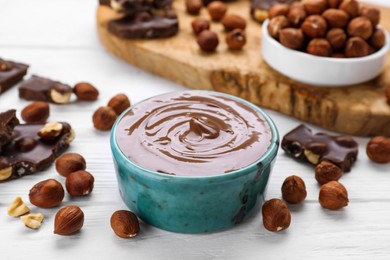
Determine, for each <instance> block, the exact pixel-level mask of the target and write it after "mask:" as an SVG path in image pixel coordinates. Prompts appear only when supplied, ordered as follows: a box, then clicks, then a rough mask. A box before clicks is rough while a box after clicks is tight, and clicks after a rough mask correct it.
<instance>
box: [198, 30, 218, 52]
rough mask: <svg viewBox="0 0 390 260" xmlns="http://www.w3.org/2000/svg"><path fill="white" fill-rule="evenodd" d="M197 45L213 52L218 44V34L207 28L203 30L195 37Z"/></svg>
mask: <svg viewBox="0 0 390 260" xmlns="http://www.w3.org/2000/svg"><path fill="white" fill-rule="evenodd" d="M196 42H197V43H198V45H199V47H200V48H201V49H202V50H203V51H206V52H213V51H215V49H216V48H217V46H218V44H219V40H218V35H217V34H216V33H215V32H212V31H209V30H203V31H202V32H201V33H200V34H199V35H198V37H197V39H196Z"/></svg>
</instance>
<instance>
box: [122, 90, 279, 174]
mask: <svg viewBox="0 0 390 260" xmlns="http://www.w3.org/2000/svg"><path fill="white" fill-rule="evenodd" d="M271 135H272V133H271V130H270V128H269V125H268V123H267V122H266V120H265V119H264V118H263V117H262V115H261V114H259V113H258V112H257V111H256V110H255V109H253V108H252V107H250V106H247V105H244V104H242V103H240V102H238V101H236V100H233V99H231V98H228V97H226V96H224V95H218V94H210V93H208V92H203V91H189V92H180V93H169V94H165V95H161V96H158V97H154V98H150V99H147V100H145V101H143V102H141V103H138V104H136V105H135V106H133V107H132V108H131V109H130V110H129V111H128V112H127V113H126V114H125V115H124V116H123V118H122V119H121V120H120V121H119V123H118V126H117V129H116V141H117V143H118V146H119V148H120V150H121V151H122V152H123V153H124V154H125V155H126V156H127V157H128V158H129V159H130V160H131V161H132V162H134V163H136V164H138V165H140V166H142V167H143V168H146V169H148V170H153V171H157V172H160V173H167V174H174V175H185V176H205V175H216V174H223V173H227V172H231V171H234V170H237V169H240V168H243V167H245V166H248V165H249V164H251V163H253V162H255V161H256V160H258V159H259V158H260V157H261V156H262V155H263V154H264V153H265V152H266V151H267V149H268V147H269V145H270V144H271V138H272V136H271Z"/></svg>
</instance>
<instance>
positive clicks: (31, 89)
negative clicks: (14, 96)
mask: <svg viewBox="0 0 390 260" xmlns="http://www.w3.org/2000/svg"><path fill="white" fill-rule="evenodd" d="M72 92H73V91H72V88H71V87H70V86H69V85H66V84H63V83H61V82H58V81H53V80H51V79H47V78H42V77H39V76H36V75H33V76H32V77H31V78H30V79H28V80H26V81H24V82H23V83H22V84H21V85H20V87H19V97H20V98H23V99H26V100H34V101H47V102H52V103H56V104H65V103H69V102H70V97H71V94H72Z"/></svg>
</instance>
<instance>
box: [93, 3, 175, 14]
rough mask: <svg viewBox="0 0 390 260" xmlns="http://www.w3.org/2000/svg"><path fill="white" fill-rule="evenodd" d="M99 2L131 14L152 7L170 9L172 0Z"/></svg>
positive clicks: (151, 8) (149, 9)
mask: <svg viewBox="0 0 390 260" xmlns="http://www.w3.org/2000/svg"><path fill="white" fill-rule="evenodd" d="M99 4H101V5H105V6H109V7H111V8H112V9H114V10H115V11H117V12H120V13H124V14H126V15H127V16H129V15H130V16H133V15H135V14H136V13H139V12H144V11H152V10H153V9H171V6H172V0H99Z"/></svg>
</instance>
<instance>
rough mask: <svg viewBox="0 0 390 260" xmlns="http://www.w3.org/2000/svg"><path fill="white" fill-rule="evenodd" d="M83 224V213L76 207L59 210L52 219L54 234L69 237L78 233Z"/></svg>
mask: <svg viewBox="0 0 390 260" xmlns="http://www.w3.org/2000/svg"><path fill="white" fill-rule="evenodd" d="M83 224H84V212H83V211H82V210H81V209H80V208H79V207H78V206H74V205H71V206H66V207H63V208H61V209H60V210H59V211H58V212H57V213H56V216H55V218H54V234H57V235H62V236H69V235H73V234H74V233H76V232H77V231H79V230H80V229H81V228H82V227H83Z"/></svg>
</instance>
